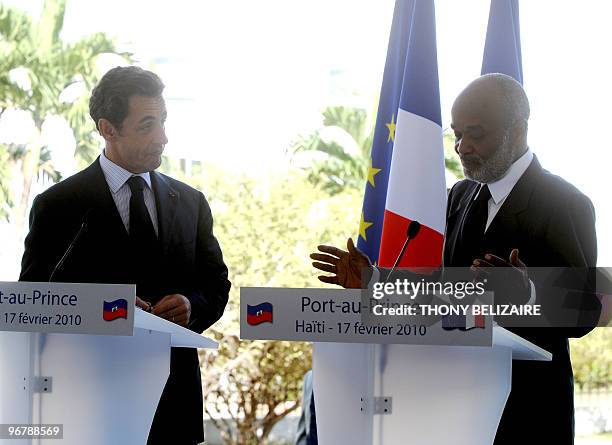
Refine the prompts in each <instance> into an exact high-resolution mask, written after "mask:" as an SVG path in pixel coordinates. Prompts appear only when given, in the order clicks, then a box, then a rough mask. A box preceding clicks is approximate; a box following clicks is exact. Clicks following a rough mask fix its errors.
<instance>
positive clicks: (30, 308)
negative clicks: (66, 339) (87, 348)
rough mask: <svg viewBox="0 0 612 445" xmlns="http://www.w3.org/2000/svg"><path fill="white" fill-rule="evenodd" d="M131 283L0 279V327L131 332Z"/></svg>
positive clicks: (96, 332) (93, 332)
mask: <svg viewBox="0 0 612 445" xmlns="http://www.w3.org/2000/svg"><path fill="white" fill-rule="evenodd" d="M135 300H136V287H135V286H134V285H131V284H85V283H31V282H0V331H22V332H44V333H51V332H54V333H67V334H102V335H132V334H133V332H134V304H135Z"/></svg>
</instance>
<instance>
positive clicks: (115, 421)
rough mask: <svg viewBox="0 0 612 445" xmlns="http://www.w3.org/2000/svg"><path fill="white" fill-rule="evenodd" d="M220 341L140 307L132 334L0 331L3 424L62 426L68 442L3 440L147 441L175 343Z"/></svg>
mask: <svg viewBox="0 0 612 445" xmlns="http://www.w3.org/2000/svg"><path fill="white" fill-rule="evenodd" d="M217 346H218V345H217V343H216V342H214V341H213V340H210V339H208V338H206V337H203V336H201V335H199V334H197V333H195V332H192V331H190V330H188V329H185V328H183V327H181V326H178V325H176V324H174V323H170V322H168V321H167V320H163V319H161V318H159V317H156V316H154V315H152V314H149V313H146V312H143V311H141V310H140V309H136V310H135V313H134V329H133V335H131V336H117V335H87V334H67V333H48V334H42V333H38V332H0V423H4V424H6V423H13V424H30V425H32V424H33V425H40V424H47V425H48V424H61V425H63V440H59V441H58V440H56V439H39V438H35V439H20V440H13V439H10V440H9V439H4V440H3V439H0V444H2V445H4V444H6V445H31V444H37V445H45V444H48V445H53V444H56V443H62V444H65V445H83V444H87V445H108V444H113V445H145V444H146V441H147V437H148V434H149V430H150V428H151V424H152V422H153V417H154V415H155V411H156V409H157V404H158V403H159V399H160V397H161V394H162V391H163V389H164V386H165V384H166V380H167V379H168V375H169V374H170V349H171V347H189V348H216V347H217Z"/></svg>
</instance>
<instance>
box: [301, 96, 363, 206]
mask: <svg viewBox="0 0 612 445" xmlns="http://www.w3.org/2000/svg"><path fill="white" fill-rule="evenodd" d="M322 115H323V126H322V127H321V128H318V129H315V130H313V131H312V132H311V133H309V134H307V135H302V136H299V137H298V138H297V140H296V141H294V142H293V143H292V146H291V150H292V152H293V154H294V155H295V159H296V160H297V161H298V162H300V163H302V164H303V166H304V168H305V169H307V171H308V179H309V180H310V182H312V183H313V184H315V185H320V186H322V187H323V188H324V189H326V190H327V191H328V192H330V193H331V194H335V193H340V192H343V191H344V190H345V189H346V188H351V189H355V190H362V189H363V186H364V183H365V180H366V175H367V167H368V158H369V157H370V150H371V148H372V140H373V137H374V132H373V128H372V124H371V121H370V120H369V118H368V114H367V112H366V110H364V109H362V108H352V107H345V106H329V107H327V108H325V109H324V110H323V113H322Z"/></svg>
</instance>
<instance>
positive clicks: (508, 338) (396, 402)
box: [313, 326, 552, 445]
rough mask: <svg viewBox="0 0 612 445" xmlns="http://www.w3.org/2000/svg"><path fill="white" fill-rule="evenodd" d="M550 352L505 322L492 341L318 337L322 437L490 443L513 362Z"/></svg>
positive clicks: (359, 444)
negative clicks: (464, 342) (321, 340)
mask: <svg viewBox="0 0 612 445" xmlns="http://www.w3.org/2000/svg"><path fill="white" fill-rule="evenodd" d="M551 358H552V355H551V354H550V353H549V352H547V351H545V350H543V349H541V348H539V347H538V346H536V345H534V344H532V343H530V342H528V341H526V340H524V339H522V338H521V337H519V336H517V335H515V334H513V333H512V332H510V331H508V330H506V329H504V328H502V327H500V326H494V327H493V345H492V346H491V347H481V346H440V345H437V346H420V345H399V344H391V345H372V344H358V343H350V344H348V343H347V344H341V343H315V344H314V352H313V379H314V380H313V385H314V396H315V406H316V407H317V408H316V409H317V432H318V437H319V444H321V445H327V444H337V443H351V444H355V445H366V444H367V445H370V444H374V445H404V444H409V443H414V444H419V445H438V444H439V445H442V444H451V443H452V444H453V445H468V444H469V445H491V444H492V443H493V440H494V438H495V433H496V431H497V426H498V425H499V421H500V419H501V415H502V412H503V409H504V406H505V404H506V401H507V399H508V395H509V394H510V386H511V377H512V361H513V360H545V361H548V360H551Z"/></svg>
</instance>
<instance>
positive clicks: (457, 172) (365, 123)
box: [291, 106, 463, 194]
mask: <svg viewBox="0 0 612 445" xmlns="http://www.w3.org/2000/svg"><path fill="white" fill-rule="evenodd" d="M322 114H323V126H322V127H321V128H319V129H317V130H315V131H313V132H312V133H310V134H308V135H306V136H300V137H298V139H297V140H296V141H294V142H293V143H292V144H291V150H292V152H293V154H294V156H295V160H296V161H297V162H298V165H300V166H301V167H302V168H304V169H305V170H307V171H308V179H309V180H310V181H311V182H312V183H314V184H318V185H321V186H322V187H323V188H324V189H326V190H327V191H329V192H330V193H331V194H335V193H339V192H341V191H342V190H343V189H344V188H346V187H350V188H354V189H356V190H362V189H363V186H364V184H365V181H366V178H367V170H368V162H369V157H370V151H371V149H372V141H373V140H374V127H373V120H372V119H371V117H370V115H368V113H367V112H366V110H364V109H363V108H352V107H344V106H329V107H327V108H325V110H324V111H323V113H322ZM443 142H444V163H445V167H446V170H447V182H448V181H451V180H453V177H456V178H463V171H462V168H461V164H460V162H459V158H458V156H457V154H456V153H455V151H454V149H453V146H454V136H453V135H452V133H447V132H445V133H444V138H443Z"/></svg>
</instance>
